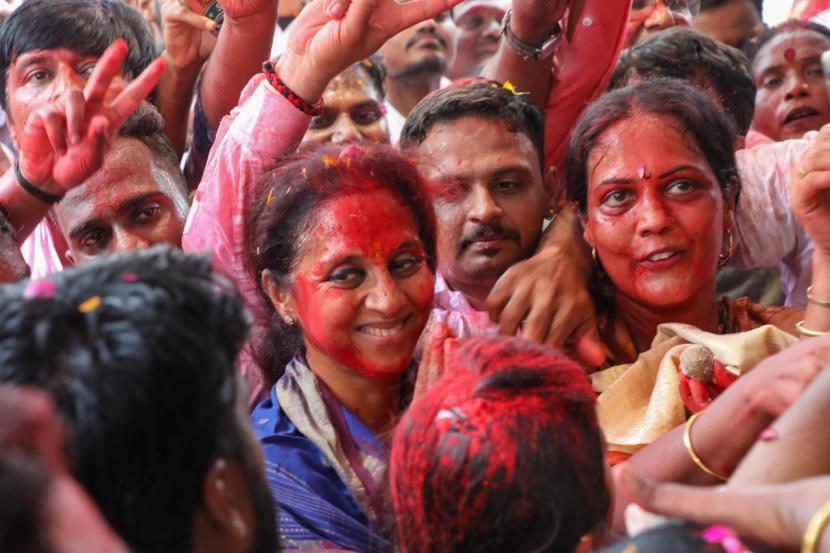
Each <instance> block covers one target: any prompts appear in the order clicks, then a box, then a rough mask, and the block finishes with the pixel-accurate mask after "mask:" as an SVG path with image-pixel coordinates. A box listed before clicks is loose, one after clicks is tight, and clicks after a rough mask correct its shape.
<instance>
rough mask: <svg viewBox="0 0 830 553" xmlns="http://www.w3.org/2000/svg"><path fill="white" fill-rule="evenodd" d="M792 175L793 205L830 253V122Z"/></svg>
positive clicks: (818, 246) (823, 250)
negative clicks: (829, 222)
mask: <svg viewBox="0 0 830 553" xmlns="http://www.w3.org/2000/svg"><path fill="white" fill-rule="evenodd" d="M794 173H795V174H794V175H793V177H792V179H790V184H789V192H790V206H791V207H792V210H793V212H794V213H795V214H796V216H797V217H798V219H799V221H801V224H802V225H803V226H804V229H805V230H806V231H807V232H808V233H809V234H810V237H811V238H812V239H813V243H814V244H815V246H816V250H817V251H820V252H821V253H823V254H825V255H830V225H828V224H827V222H828V221H830V125H825V126H824V127H823V128H822V129H821V130H820V131H819V134H818V137H817V138H816V141H815V142H814V143H813V145H812V146H810V148H809V149H808V150H807V152H806V153H805V154H804V157H803V158H802V159H801V163H799V165H798V166H797V167H796V168H795V171H794Z"/></svg>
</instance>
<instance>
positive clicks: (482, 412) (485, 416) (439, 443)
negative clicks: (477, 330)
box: [389, 338, 610, 553]
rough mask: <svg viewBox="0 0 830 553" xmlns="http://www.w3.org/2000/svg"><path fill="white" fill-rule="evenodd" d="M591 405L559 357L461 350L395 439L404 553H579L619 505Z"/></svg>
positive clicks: (530, 350)
mask: <svg viewBox="0 0 830 553" xmlns="http://www.w3.org/2000/svg"><path fill="white" fill-rule="evenodd" d="M594 401H595V395H594V392H593V390H592V388H591V385H590V383H589V382H588V379H587V377H586V376H585V372H584V371H583V370H582V369H581V368H580V367H579V366H578V365H576V363H574V362H573V361H571V360H569V359H567V358H566V357H564V356H563V355H562V354H560V353H558V352H556V351H554V350H552V349H550V348H547V347H545V346H541V345H537V344H534V343H531V342H528V341H525V340H521V339H518V338H495V339H473V340H470V341H468V342H465V343H463V345H462V346H461V347H460V349H459V350H458V352H457V353H456V354H455V355H454V357H453V358H452V360H451V362H450V364H449V366H448V368H447V373H446V376H445V377H444V378H443V379H442V380H440V381H439V382H438V383H436V384H435V386H434V387H433V388H432V389H431V390H430V391H429V392H428V393H427V394H426V395H424V396H423V397H422V398H420V399H418V400H416V401H415V402H414V403H413V404H412V406H411V407H410V408H409V410H408V411H407V412H406V414H405V415H404V417H403V419H402V420H401V422H400V423H399V425H398V427H397V430H396V432H395V438H394V442H393V445H392V452H391V461H390V475H389V476H390V486H391V497H392V503H393V505H394V510H395V515H396V517H397V527H398V537H399V540H400V547H401V550H402V551H404V552H406V553H417V552H430V553H455V552H458V553H462V552H463V553H489V552H492V553H502V552H505V551H511V552H517V553H518V552H529V551H540V552H563V553H564V552H571V551H573V550H574V548H575V547H576V545H577V544H578V543H579V541H580V539H581V537H582V536H583V535H585V534H587V533H588V532H590V531H592V530H594V529H595V528H596V527H597V526H598V525H600V524H602V523H603V522H604V521H605V519H606V514H607V512H608V509H609V502H610V496H609V490H608V487H607V482H606V475H605V461H604V454H603V444H602V438H601V435H600V430H599V427H598V425H597V418H596V414H595V411H594Z"/></svg>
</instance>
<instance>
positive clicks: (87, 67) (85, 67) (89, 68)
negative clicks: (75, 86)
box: [77, 63, 95, 77]
mask: <svg viewBox="0 0 830 553" xmlns="http://www.w3.org/2000/svg"><path fill="white" fill-rule="evenodd" d="M94 70H95V64H94V63H83V64H81V65H79V66H78V69H77V71H78V75H83V76H84V77H89V76H90V75H92V72H93V71H94Z"/></svg>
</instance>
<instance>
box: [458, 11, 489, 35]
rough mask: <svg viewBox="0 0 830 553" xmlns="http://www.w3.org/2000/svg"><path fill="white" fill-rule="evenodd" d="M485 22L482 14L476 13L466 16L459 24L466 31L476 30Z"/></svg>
mask: <svg viewBox="0 0 830 553" xmlns="http://www.w3.org/2000/svg"><path fill="white" fill-rule="evenodd" d="M483 23H484V18H483V17H481V15H478V14H474V15H471V16H469V17H465V18H464V21H463V22H462V23H461V24H460V25H459V27H461V28H462V29H464V30H465V31H475V30H476V29H478V28H479V27H481V25H482V24H483Z"/></svg>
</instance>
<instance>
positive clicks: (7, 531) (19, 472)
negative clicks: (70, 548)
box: [0, 449, 55, 553]
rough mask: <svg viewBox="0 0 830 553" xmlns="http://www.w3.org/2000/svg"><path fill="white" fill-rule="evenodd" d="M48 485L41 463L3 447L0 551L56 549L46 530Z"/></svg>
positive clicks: (45, 552)
mask: <svg viewBox="0 0 830 553" xmlns="http://www.w3.org/2000/svg"><path fill="white" fill-rule="evenodd" d="M48 487H49V475H48V473H47V472H46V471H45V470H44V468H43V466H42V465H41V464H40V463H37V462H33V459H32V458H31V457H29V456H27V455H24V454H22V453H21V452H11V451H6V450H3V449H0V497H3V498H5V501H2V502H0V551H9V552H12V551H13V552H14V553H55V551H54V549H53V548H52V545H51V544H50V543H49V538H48V536H47V533H46V527H47V520H46V519H47V516H46V514H47V508H46V502H47V489H48Z"/></svg>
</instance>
